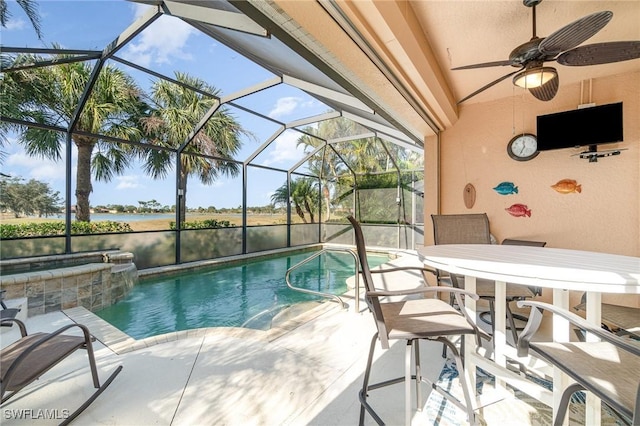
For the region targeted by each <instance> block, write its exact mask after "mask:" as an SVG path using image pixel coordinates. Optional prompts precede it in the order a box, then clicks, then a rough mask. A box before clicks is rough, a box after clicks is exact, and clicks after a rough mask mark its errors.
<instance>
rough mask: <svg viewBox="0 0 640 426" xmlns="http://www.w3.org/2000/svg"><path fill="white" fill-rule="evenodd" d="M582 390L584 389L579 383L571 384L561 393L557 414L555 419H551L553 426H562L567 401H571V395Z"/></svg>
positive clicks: (567, 404)
mask: <svg viewBox="0 0 640 426" xmlns="http://www.w3.org/2000/svg"><path fill="white" fill-rule="evenodd" d="M583 389H584V387H583V386H582V385H580V384H579V383H573V384H571V385H569V386H567V388H566V389H565V390H564V392H562V397H561V398H560V405H559V406H558V412H557V413H556V417H555V418H554V419H553V426H562V423H563V421H564V417H565V415H566V413H567V408H569V401H570V400H571V395H573V394H574V393H575V392H578V391H580V390H583Z"/></svg>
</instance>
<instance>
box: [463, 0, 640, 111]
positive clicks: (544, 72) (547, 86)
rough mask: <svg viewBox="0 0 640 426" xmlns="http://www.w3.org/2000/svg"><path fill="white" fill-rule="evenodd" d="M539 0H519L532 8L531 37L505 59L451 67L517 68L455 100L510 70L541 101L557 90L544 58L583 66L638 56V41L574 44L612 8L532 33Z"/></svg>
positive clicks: (586, 36)
mask: <svg viewBox="0 0 640 426" xmlns="http://www.w3.org/2000/svg"><path fill="white" fill-rule="evenodd" d="M541 1H542V0H522V3H523V4H524V5H525V6H527V7H531V8H532V10H533V37H532V38H531V40H529V41H528V42H526V43H524V44H521V45H520V46H518V47H516V48H515V49H513V51H512V52H511V54H509V59H507V60H505V61H495V62H485V63H481V64H474V65H466V66H463V67H457V68H452V70H467V69H474V68H487V67H495V66H506V65H511V66H513V67H517V68H518V69H517V70H516V71H513V72H510V73H508V74H506V75H504V76H502V77H500V78H498V79H497V80H494V81H492V82H491V83H489V84H486V85H484V86H483V87H481V88H480V89H478V90H476V91H475V92H473V93H471V94H470V95H468V96H466V97H465V98H463V99H461V100H460V101H458V104H460V103H462V102H464V101H466V100H467V99H469V98H471V97H473V96H475V95H477V94H478V93H480V92H483V91H485V90H487V89H488V88H490V87H492V86H494V85H496V84H498V83H500V82H501V81H502V80H505V79H506V78H508V77H511V76H512V75H514V74H515V76H514V77H513V84H515V85H516V86H520V87H523V88H525V89H527V90H529V92H530V93H531V94H532V95H533V96H535V97H536V98H538V99H540V100H541V101H550V100H551V99H553V97H554V96H555V95H556V93H557V92H558V87H559V85H560V80H559V77H558V72H557V70H556V69H555V68H553V67H547V66H544V63H545V62H549V61H555V62H558V63H559V64H561V65H567V66H584V65H599V64H608V63H612V62H620V61H627V60H630V59H637V58H640V41H612V42H608V43H595V44H588V45H585V46H579V47H577V46H578V45H579V44H580V43H582V42H584V41H586V40H587V39H589V38H591V37H592V36H594V35H595V34H596V33H597V32H598V31H600V30H601V29H602V28H603V27H604V26H605V25H607V23H609V21H610V20H611V18H612V17H613V12H610V11H602V12H596V13H592V14H591V15H587V16H584V17H582V18H580V19H578V20H577V21H574V22H572V23H570V24H568V25H565V26H564V27H562V28H560V29H559V30H557V31H556V32H554V33H552V34H551V35H550V36H548V37H542V38H540V37H538V36H537V35H536V5H538V4H540V2H541Z"/></svg>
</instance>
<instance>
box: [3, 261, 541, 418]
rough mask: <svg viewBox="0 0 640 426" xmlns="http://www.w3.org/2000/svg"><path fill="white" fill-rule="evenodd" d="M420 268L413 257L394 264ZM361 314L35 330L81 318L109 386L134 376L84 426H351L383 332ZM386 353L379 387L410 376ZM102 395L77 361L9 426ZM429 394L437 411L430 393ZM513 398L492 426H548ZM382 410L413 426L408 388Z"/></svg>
mask: <svg viewBox="0 0 640 426" xmlns="http://www.w3.org/2000/svg"><path fill="white" fill-rule="evenodd" d="M416 261H417V262H419V261H418V260H417V258H411V257H404V258H401V259H399V260H397V261H395V262H394V263H396V264H398V263H399V264H407V263H412V264H415V262H416ZM419 279H420V278H419V276H413V277H412V276H407V275H405V276H404V277H402V279H399V280H398V282H403V283H404V285H407V286H415V285H416V282H417V280H419ZM350 305H351V309H350V310H342V309H341V308H340V307H339V306H338V305H337V304H335V303H331V302H327V303H323V304H321V305H319V306H318V308H316V309H313V310H311V311H309V312H307V313H305V314H303V315H302V316H298V317H295V318H294V319H291V320H286V321H282V322H281V323H280V324H277V325H276V327H275V328H274V329H273V330H271V331H269V332H266V331H258V330H248V329H236V328H232V329H220V328H218V329H205V330H193V331H188V332H182V333H172V334H170V335H165V336H159V337H154V338H149V339H145V340H142V341H135V340H134V339H131V338H130V337H128V336H126V335H124V334H123V333H120V332H117V331H114V330H113V329H112V328H111V327H110V326H108V325H105V324H102V323H101V322H100V321H101V320H99V318H97V317H95V316H94V315H92V314H90V313H88V312H87V311H85V310H83V309H72V310H68V311H65V312H56V313H50V314H45V315H39V316H35V317H31V318H29V319H28V320H27V329H28V330H32V331H53V330H56V329H58V328H59V327H61V326H63V325H65V324H69V323H71V322H72V318H73V319H75V320H76V321H78V322H82V323H84V324H87V325H88V326H89V329H90V330H91V331H92V333H94V334H95V335H96V337H97V339H98V341H97V342H96V344H95V352H96V358H97V362H98V369H99V373H100V377H101V379H105V378H106V377H108V375H109V374H110V372H111V371H113V370H114V369H115V368H116V367H117V366H118V365H122V366H123V370H122V372H121V373H120V375H119V376H118V377H117V378H116V379H115V380H114V382H113V383H112V384H111V385H110V386H109V387H108V388H107V389H106V390H105V392H104V393H103V394H102V395H101V396H100V397H99V398H98V399H97V400H96V401H95V402H94V403H93V404H92V405H91V406H90V407H89V408H87V409H86V410H85V412H84V413H82V414H81V415H80V416H79V417H78V418H77V419H76V420H75V421H74V424H78V425H96V424H104V425H151V424H154V425H205V424H206V425H212V424H216V425H217V424H221V425H222V424H224V425H352V424H356V423H357V422H358V415H359V410H360V405H359V401H358V391H359V388H360V387H361V381H362V374H363V371H364V367H365V364H366V358H367V353H368V350H369V343H370V339H371V337H372V336H373V334H374V333H375V325H374V321H373V319H372V317H371V314H370V313H369V312H368V311H367V310H366V305H365V304H364V303H363V302H362V301H361V303H360V312H354V309H353V305H354V303H353V299H352V300H351V301H350ZM18 337H19V332H18V330H17V327H12V328H11V329H7V328H4V331H3V332H2V334H0V345H2V346H6V345H8V344H9V343H11V342H12V341H14V340H15V339H17V338H18ZM441 348H442V346H441V345H440V344H435V343H431V342H425V343H423V344H421V356H422V357H423V358H424V361H423V369H424V370H426V372H425V375H427V376H428V377H429V378H430V379H433V380H435V379H436V378H437V377H438V375H439V374H440V371H441V369H442V367H443V365H444V363H445V360H444V359H443V358H442V357H441ZM377 349H378V350H377V352H376V358H375V361H374V362H375V364H374V373H373V374H372V376H373V377H372V380H376V379H378V378H381V377H386V378H388V377H395V376H396V375H402V364H403V361H402V360H403V356H404V355H403V354H404V345H403V344H402V343H396V344H394V345H392V347H391V348H390V349H389V350H387V351H383V350H380V349H379V346H378V348H377ZM380 373H382V374H380ZM454 382H455V381H454ZM92 391H93V387H92V385H91V378H90V373H89V368H88V363H87V361H86V354H85V353H84V352H83V351H77V352H76V353H74V354H72V355H71V356H70V357H69V358H68V359H67V360H65V361H63V362H62V363H60V364H58V365H57V366H56V367H54V368H53V369H51V370H50V371H49V372H47V373H46V374H45V375H43V376H42V377H41V378H40V379H39V380H37V381H36V382H34V383H32V384H31V385H29V387H27V388H26V389H24V390H22V391H21V392H20V393H19V394H17V395H16V397H15V398H14V399H12V400H10V401H9V402H8V403H7V404H6V405H5V406H3V407H2V413H0V415H1V416H2V417H1V418H2V421H1V422H2V424H3V425H28V424H34V425H48V424H57V423H59V422H60V420H62V418H61V417H58V418H57V419H45V418H42V412H38V410H49V412H51V411H52V410H57V411H58V414H62V415H63V414H64V413H63V411H62V410H70V411H73V410H74V409H75V408H76V407H78V406H79V405H80V404H81V403H82V402H83V401H84V400H85V399H87V398H88V396H89V395H90V394H91V393H92ZM423 394H424V395H423V399H424V401H423V403H425V404H426V403H427V397H428V390H427V389H426V387H425V391H424V392H423ZM502 397H504V398H505V399H502V400H501V401H499V402H497V403H495V404H492V405H489V406H487V407H485V408H483V409H482V410H481V415H482V417H483V419H484V422H486V424H496V425H502V424H519V425H520V424H525V425H526V424H544V422H543V423H540V422H537V421H536V420H535V419H536V418H538V413H537V410H536V408H535V407H533V406H531V405H528V404H526V403H524V402H522V401H520V400H518V399H517V398H515V397H513V396H509V395H506V396H504V395H503V396H502ZM371 400H372V403H373V404H374V406H376V407H377V408H379V414H380V415H381V417H382V418H383V419H385V421H387V423H388V424H403V423H404V415H403V409H402V407H403V404H404V394H403V386H402V385H401V384H399V385H395V386H391V387H388V388H385V389H384V390H378V391H376V392H374V393H373V394H372V398H371ZM21 410H25V411H21ZM54 413H55V412H54ZM445 414H446V415H445ZM445 414H443V413H438V412H436V414H435V416H436V417H433V415H434V413H433V411H432V410H431V411H430V410H423V411H422V412H417V413H416V414H415V416H414V418H413V424H464V418H465V416H464V413H463V412H462V411H460V410H457V409H456V410H454V412H453V413H448V414H447V413H445ZM20 416H22V418H18V417H20ZM25 416H27V418H26V419H25V418H24V417H25ZM445 417H446V418H445ZM366 424H374V422H373V420H372V419H371V417H369V416H367V417H366Z"/></svg>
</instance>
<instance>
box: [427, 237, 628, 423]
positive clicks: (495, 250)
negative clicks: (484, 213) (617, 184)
mask: <svg viewBox="0 0 640 426" xmlns="http://www.w3.org/2000/svg"><path fill="white" fill-rule="evenodd" d="M418 253H419V255H420V256H421V258H422V261H423V262H424V263H425V264H426V265H427V266H430V267H433V268H436V269H439V270H442V271H447V272H450V273H455V274H459V275H464V277H465V280H464V282H465V288H466V289H467V290H469V291H472V292H474V291H475V289H476V278H485V279H489V280H493V281H495V298H496V299H495V332H494V336H493V339H494V347H495V349H494V352H493V356H492V357H487V356H483V355H481V354H480V353H479V352H478V351H476V349H475V348H476V345H475V340H474V336H470V335H469V336H466V337H465V339H466V340H465V345H464V348H465V349H464V357H465V358H464V359H465V370H466V371H467V375H468V376H469V380H470V381H471V383H472V388H473V389H474V388H475V381H476V368H477V367H480V368H482V369H483V370H485V371H487V372H488V373H490V374H492V375H495V378H496V387H497V388H504V386H505V384H510V385H512V386H514V387H515V388H517V389H520V390H521V391H523V392H525V393H527V394H529V395H530V396H532V397H534V398H536V399H538V400H539V401H541V402H543V403H545V404H546V405H549V406H551V407H553V413H554V418H555V413H556V410H557V407H558V404H559V402H560V396H561V392H562V389H564V388H565V387H566V385H567V384H569V377H568V376H566V375H565V374H564V373H562V372H561V371H560V370H559V369H557V368H554V369H553V381H554V383H553V391H551V392H550V391H549V390H547V389H546V388H544V387H542V386H539V385H537V384H535V383H534V382H533V381H531V380H527V379H526V378H525V377H522V376H521V375H520V374H518V373H516V372H513V371H512V370H511V369H508V368H507V358H511V359H514V360H517V361H519V362H524V363H525V365H526V364H527V363H530V361H531V360H530V359H529V358H527V359H526V360H525V359H522V358H518V356H517V353H516V349H515V348H513V347H511V346H508V345H507V344H506V334H505V329H506V320H505V317H506V298H505V296H506V283H514V284H523V285H528V286H537V287H542V288H543V289H550V290H552V291H553V301H552V303H553V304H554V305H555V306H558V307H560V308H562V309H565V310H568V309H569V292H570V291H576V292H580V293H581V294H582V293H586V303H587V309H586V311H587V313H586V317H587V321H588V322H589V323H591V324H595V325H596V326H598V327H599V326H600V320H601V295H602V293H618V294H640V257H633V256H623V255H616V254H608V253H598V252H590V251H581V250H568V249H560V248H549V247H545V248H542V247H530V246H507V245H491V244H446V245H433V246H425V247H423V248H420V249H419V250H418ZM543 295H544V294H543ZM465 309H467V312H469V314H470V316H471V318H474V319H475V318H476V312H477V311H476V301H474V300H473V299H471V298H469V297H468V298H466V299H465ZM552 324H553V339H554V341H558V342H567V341H569V339H570V329H569V323H568V322H567V321H566V320H564V319H562V318H559V317H557V316H554V318H553V322H552ZM587 339H588V340H594V339H595V338H594V336H587ZM491 358H492V359H491ZM634 374H635V373H634ZM585 416H586V417H585V422H586V423H585V424H589V425H597V424H599V423H600V419H601V408H600V403H599V400H598V399H597V398H596V397H595V396H592V395H588V396H587V404H586V414H585ZM565 421H566V420H565Z"/></svg>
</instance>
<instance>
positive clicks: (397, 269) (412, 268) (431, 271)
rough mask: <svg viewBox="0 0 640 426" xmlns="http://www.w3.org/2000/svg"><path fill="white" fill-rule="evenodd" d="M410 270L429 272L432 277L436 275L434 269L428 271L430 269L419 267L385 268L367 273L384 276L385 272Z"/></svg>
mask: <svg viewBox="0 0 640 426" xmlns="http://www.w3.org/2000/svg"><path fill="white" fill-rule="evenodd" d="M411 270H414V271H422V272H429V273H431V274H433V275H434V276H435V275H436V271H435V269H430V268H427V267H421V266H397V267H394V268H387V269H371V270H370V271H369V272H371V273H372V274H384V273H385V272H396V271H411Z"/></svg>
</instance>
